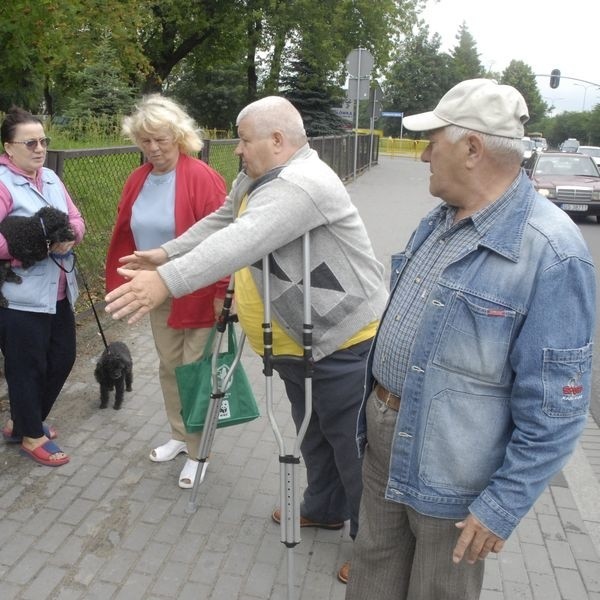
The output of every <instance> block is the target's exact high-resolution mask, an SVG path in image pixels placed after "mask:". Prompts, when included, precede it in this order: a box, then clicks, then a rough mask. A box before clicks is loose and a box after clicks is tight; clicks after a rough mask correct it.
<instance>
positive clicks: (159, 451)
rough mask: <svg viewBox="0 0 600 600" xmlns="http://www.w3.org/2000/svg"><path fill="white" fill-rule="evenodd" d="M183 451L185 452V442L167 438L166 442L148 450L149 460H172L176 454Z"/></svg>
mask: <svg viewBox="0 0 600 600" xmlns="http://www.w3.org/2000/svg"><path fill="white" fill-rule="evenodd" d="M182 452H185V453H186V454H187V444H186V443H185V442H180V441H179V440H169V441H168V442H167V443H166V444H163V445H162V446H158V448H154V450H152V452H150V460H152V461H154V462H166V461H168V460H173V459H174V458H175V457H176V456H177V455H179V454H181V453H182Z"/></svg>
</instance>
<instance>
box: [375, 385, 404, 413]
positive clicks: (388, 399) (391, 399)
mask: <svg viewBox="0 0 600 600" xmlns="http://www.w3.org/2000/svg"><path fill="white" fill-rule="evenodd" d="M374 389H375V394H376V395H377V397H378V398H379V399H380V400H381V401H382V402H383V403H384V404H385V405H386V406H388V407H389V408H391V409H392V410H395V411H396V412H398V411H399V410H400V396H396V394H392V392H390V391H389V390H386V389H385V388H384V387H383V386H382V385H381V384H380V383H376V384H375V388H374Z"/></svg>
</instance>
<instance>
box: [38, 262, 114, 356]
mask: <svg viewBox="0 0 600 600" xmlns="http://www.w3.org/2000/svg"><path fill="white" fill-rule="evenodd" d="M69 254H72V255H73V266H72V267H71V268H70V269H69V270H67V269H65V268H64V267H63V266H62V264H60V263H59V262H58V261H57V260H56V258H55V257H54V254H48V256H49V257H50V258H51V259H52V262H53V263H54V264H55V265H56V266H57V267H58V268H59V269H60V270H61V271H64V272H65V273H72V272H73V269H75V265H76V263H77V254H75V252H73V250H70V251H69V252H67V254H61V255H60V256H68V255H69ZM77 274H78V275H79V277H80V278H81V282H82V283H83V287H84V288H85V291H86V292H87V296H88V299H89V301H90V305H91V307H92V312H93V313H94V317H95V319H96V324H97V325H98V331H99V332H100V335H101V337H102V342H103V343H104V347H105V348H106V349H107V350H108V343H107V341H106V337H105V336H104V329H103V328H102V324H101V323H100V319H99V317H98V313H97V312H96V306H95V305H94V301H93V300H92V294H91V293H90V288H89V287H88V284H87V281H86V279H85V275H84V274H83V271H82V270H81V266H79V265H77Z"/></svg>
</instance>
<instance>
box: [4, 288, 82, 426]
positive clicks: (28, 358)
mask: <svg viewBox="0 0 600 600" xmlns="http://www.w3.org/2000/svg"><path fill="white" fill-rule="evenodd" d="M0 349H1V350H2V353H3V354H4V372H5V376H6V383H7V385H8V396H9V401H10V412H11V418H12V420H13V422H14V426H13V434H14V435H16V436H26V437H31V438H39V437H42V436H43V435H44V431H43V429H42V422H43V421H44V419H46V417H47V416H48V415H49V414H50V410H51V409H52V406H53V405H54V402H55V401H56V398H57V397H58V394H59V393H60V391H61V389H62V387H63V385H64V383H65V381H66V380H67V377H68V376H69V373H70V372H71V369H72V368H73V364H74V363H75V316H74V314H73V310H72V308H71V305H70V303H69V301H68V300H67V299H64V300H61V301H60V302H57V304H56V314H53V315H52V314H48V313H34V312H26V311H21V310H13V309H7V308H0Z"/></svg>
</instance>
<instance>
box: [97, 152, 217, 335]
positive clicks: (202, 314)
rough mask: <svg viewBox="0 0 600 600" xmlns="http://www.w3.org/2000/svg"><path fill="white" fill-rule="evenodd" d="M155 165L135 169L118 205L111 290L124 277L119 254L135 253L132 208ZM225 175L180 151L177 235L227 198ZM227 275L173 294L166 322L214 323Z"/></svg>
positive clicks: (182, 325)
mask: <svg viewBox="0 0 600 600" xmlns="http://www.w3.org/2000/svg"><path fill="white" fill-rule="evenodd" d="M150 171H152V165H151V164H150V163H146V164H144V165H142V166H141V167H139V168H138V169H136V170H135V171H134V172H133V173H132V174H131V175H130V176H129V177H128V178H127V181H126V182H125V186H124V187H123V193H122V194H121V199H120V200H119V205H118V207H117V220H116V223H115V226H114V229H113V232H112V237H111V240H110V244H109V247H108V253H107V256H106V270H105V278H106V290H107V291H111V290H113V289H115V288H116V287H118V286H120V285H121V284H123V283H125V281H126V280H125V279H124V278H123V277H121V276H120V275H119V274H118V273H117V267H119V266H121V265H120V264H119V258H121V257H122V256H127V255H128V254H132V253H133V251H134V250H135V249H136V248H135V242H134V239H133V232H132V231H131V226H130V223H131V210H132V206H133V203H134V202H135V201H136V199H137V197H138V195H139V193H140V190H141V189H142V186H143V185H144V182H145V181H146V178H147V177H148V174H149V173H150ZM225 195H226V186H225V182H224V180H223V178H222V177H221V176H220V175H219V174H218V173H217V172H216V171H214V170H213V169H211V168H210V167H209V166H208V165H207V164H206V163H204V162H202V161H201V160H198V159H196V158H192V157H191V156H188V155H187V154H180V155H179V159H178V161H177V166H176V168H175V235H176V236H179V235H181V234H182V233H184V232H185V231H186V230H187V229H189V228H190V227H191V226H192V225H193V224H194V223H196V222H197V221H199V220H200V219H202V218H204V217H205V216H206V215H209V214H210V213H212V212H214V211H215V210H217V209H218V208H219V207H220V206H221V205H222V204H223V201H224V200H225ZM227 285H228V278H226V279H222V280H221V281H218V282H217V283H215V284H213V285H210V286H208V287H205V288H202V289H200V290H197V291H195V292H193V293H191V294H188V295H186V296H183V297H182V298H174V299H173V301H172V305H171V313H170V314H169V318H168V321H167V324H168V325H169V327H173V328H174V329H192V328H198V327H212V326H213V325H214V322H215V313H214V307H213V302H214V299H215V298H224V297H225V291H226V290H227Z"/></svg>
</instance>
